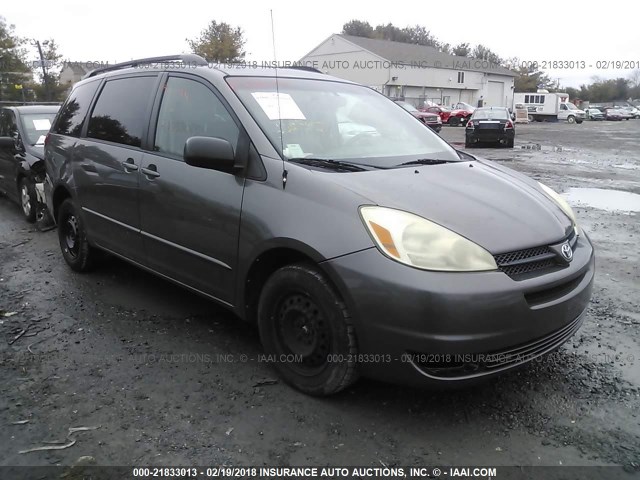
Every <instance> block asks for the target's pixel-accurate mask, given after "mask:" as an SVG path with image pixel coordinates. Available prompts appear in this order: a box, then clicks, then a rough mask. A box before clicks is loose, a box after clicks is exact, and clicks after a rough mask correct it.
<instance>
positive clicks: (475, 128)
mask: <svg viewBox="0 0 640 480" xmlns="http://www.w3.org/2000/svg"><path fill="white" fill-rule="evenodd" d="M515 137H516V128H515V124H514V123H513V120H512V119H511V114H510V113H509V110H508V109H507V108H503V107H482V108H477V109H476V110H475V112H473V115H471V118H470V119H469V121H468V122H467V126H466V128H465V142H464V144H465V146H466V147H467V148H469V147H472V146H474V145H476V144H478V143H494V144H497V145H504V146H506V147H508V148H513V144H514V141H515Z"/></svg>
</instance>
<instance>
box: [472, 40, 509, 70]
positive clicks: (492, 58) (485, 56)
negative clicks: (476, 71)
mask: <svg viewBox="0 0 640 480" xmlns="http://www.w3.org/2000/svg"><path fill="white" fill-rule="evenodd" d="M471 56H472V57H473V58H477V59H478V60H486V61H488V62H490V63H494V64H496V65H502V58H500V56H499V55H498V54H497V53H494V52H492V51H491V49H489V48H488V47H485V46H484V45H482V44H478V45H476V46H475V48H474V49H473V51H472V52H471Z"/></svg>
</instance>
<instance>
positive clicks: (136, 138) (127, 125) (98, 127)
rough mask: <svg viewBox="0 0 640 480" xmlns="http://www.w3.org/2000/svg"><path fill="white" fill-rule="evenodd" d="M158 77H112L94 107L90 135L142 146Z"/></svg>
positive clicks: (133, 145)
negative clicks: (115, 78) (148, 112)
mask: <svg viewBox="0 0 640 480" xmlns="http://www.w3.org/2000/svg"><path fill="white" fill-rule="evenodd" d="M155 83H156V77H131V78H121V79H117V80H109V81H108V82H107V83H106V84H105V86H104V88H103V89H102V92H100V96H99V97H98V101H97V102H96V106H95V107H94V108H93V112H92V113H91V118H90V119H89V128H88V130H87V136H88V137H91V138H97V139H99V140H107V141H109V142H115V143H121V144H123V145H131V146H132V147H139V146H141V144H142V135H143V132H144V127H145V124H146V123H147V118H148V117H147V110H148V107H149V102H150V99H151V96H152V95H153V94H154V93H155V90H154V86H155Z"/></svg>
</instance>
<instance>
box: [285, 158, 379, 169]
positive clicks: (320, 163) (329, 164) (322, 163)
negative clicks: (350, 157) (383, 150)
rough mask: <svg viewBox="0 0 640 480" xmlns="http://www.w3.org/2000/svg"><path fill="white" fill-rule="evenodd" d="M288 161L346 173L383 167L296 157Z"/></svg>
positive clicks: (327, 159) (328, 159)
mask: <svg viewBox="0 0 640 480" xmlns="http://www.w3.org/2000/svg"><path fill="white" fill-rule="evenodd" d="M288 160H289V161H290V162H294V163H302V164H304V165H310V166H312V167H320V168H333V169H335V170H346V171H348V172H363V171H366V170H367V168H366V167H370V168H383V167H377V166H374V165H365V164H360V163H351V162H344V161H342V160H332V159H330V158H318V157H298V158H289V159H288Z"/></svg>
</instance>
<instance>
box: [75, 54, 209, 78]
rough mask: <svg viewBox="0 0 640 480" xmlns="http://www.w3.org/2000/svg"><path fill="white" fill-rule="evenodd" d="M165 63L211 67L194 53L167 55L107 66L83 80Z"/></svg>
mask: <svg viewBox="0 0 640 480" xmlns="http://www.w3.org/2000/svg"><path fill="white" fill-rule="evenodd" d="M163 62H182V63H189V64H193V65H197V66H206V65H209V64H208V63H207V61H206V60H205V59H204V58H202V57H201V56H200V55H196V54H193V53H187V54H182V55H165V56H164V57H149V58H140V59H138V60H129V61H128V62H122V63H115V64H113V65H107V66H106V67H100V68H96V69H94V70H91V71H90V72H89V73H87V74H86V75H85V76H84V77H82V78H83V79H85V78H90V77H93V76H95V75H98V74H100V73H104V72H111V71H113V70H120V69H122V68H130V67H137V66H138V65H144V64H149V63H163Z"/></svg>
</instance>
